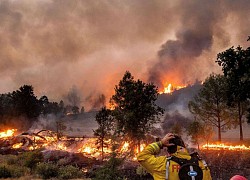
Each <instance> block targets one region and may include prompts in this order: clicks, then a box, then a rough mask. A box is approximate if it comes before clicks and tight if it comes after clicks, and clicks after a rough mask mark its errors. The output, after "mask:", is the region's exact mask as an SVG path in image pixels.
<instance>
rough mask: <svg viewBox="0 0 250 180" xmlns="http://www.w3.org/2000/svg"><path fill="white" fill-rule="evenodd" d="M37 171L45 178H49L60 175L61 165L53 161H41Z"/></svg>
mask: <svg viewBox="0 0 250 180" xmlns="http://www.w3.org/2000/svg"><path fill="white" fill-rule="evenodd" d="M36 172H37V174H38V175H40V176H41V177H42V178H43V179H49V178H53V177H57V176H58V172H59V167H58V166H57V165H56V164H52V163H45V162H42V163H39V164H38V165H37V167H36Z"/></svg>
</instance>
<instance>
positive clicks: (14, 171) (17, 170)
mask: <svg viewBox="0 0 250 180" xmlns="http://www.w3.org/2000/svg"><path fill="white" fill-rule="evenodd" d="M8 168H9V170H10V173H11V177H13V178H19V177H21V176H24V175H27V174H29V173H30V170H29V168H28V167H24V166H17V165H15V166H9V167H8Z"/></svg>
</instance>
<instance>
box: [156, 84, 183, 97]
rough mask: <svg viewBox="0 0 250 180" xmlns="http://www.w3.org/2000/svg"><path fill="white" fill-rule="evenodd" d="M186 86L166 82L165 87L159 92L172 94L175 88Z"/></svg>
mask: <svg viewBox="0 0 250 180" xmlns="http://www.w3.org/2000/svg"><path fill="white" fill-rule="evenodd" d="M185 87H186V86H175V85H172V84H171V83H170V84H167V83H166V85H165V86H164V89H163V90H162V91H160V92H159V94H170V93H172V92H173V91H175V90H179V89H182V88H185Z"/></svg>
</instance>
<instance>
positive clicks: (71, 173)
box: [58, 165, 83, 179]
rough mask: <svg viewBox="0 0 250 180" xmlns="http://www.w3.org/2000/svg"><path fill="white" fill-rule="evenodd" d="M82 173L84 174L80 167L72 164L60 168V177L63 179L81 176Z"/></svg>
mask: <svg viewBox="0 0 250 180" xmlns="http://www.w3.org/2000/svg"><path fill="white" fill-rule="evenodd" d="M82 175H83V174H82V172H81V171H80V169H79V168H77V167H75V166H72V165H68V166H63V167H61V168H60V169H59V174H58V177H59V178H61V179H73V178H78V177H81V176H82Z"/></svg>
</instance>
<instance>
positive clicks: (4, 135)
mask: <svg viewBox="0 0 250 180" xmlns="http://www.w3.org/2000/svg"><path fill="white" fill-rule="evenodd" d="M15 131H16V129H8V130H6V131H3V132H0V138H8V137H11V136H13V135H14V133H15Z"/></svg>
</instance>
